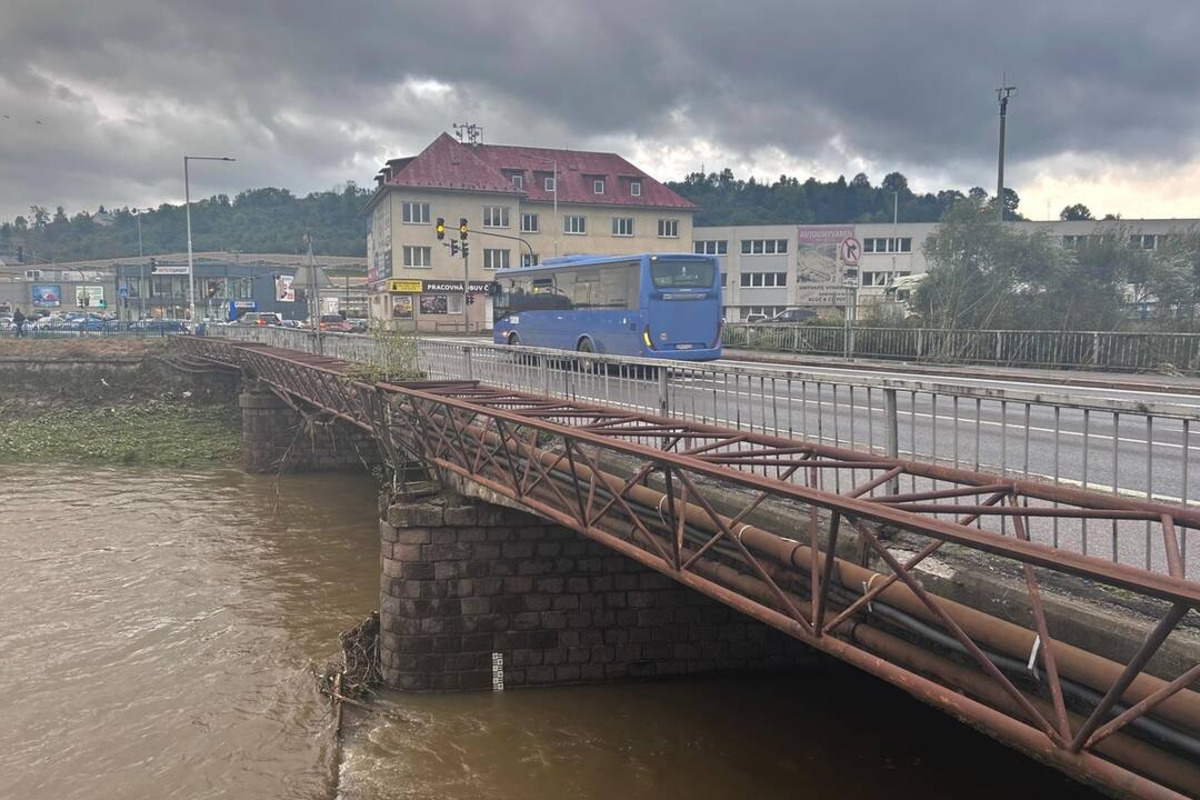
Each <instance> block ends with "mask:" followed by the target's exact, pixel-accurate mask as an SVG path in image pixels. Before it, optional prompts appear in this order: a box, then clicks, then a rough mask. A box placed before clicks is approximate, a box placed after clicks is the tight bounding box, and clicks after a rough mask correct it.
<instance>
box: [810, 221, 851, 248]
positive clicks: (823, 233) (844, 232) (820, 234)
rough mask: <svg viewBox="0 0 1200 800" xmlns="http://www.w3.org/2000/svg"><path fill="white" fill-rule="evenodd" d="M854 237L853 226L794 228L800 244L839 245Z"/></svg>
mask: <svg viewBox="0 0 1200 800" xmlns="http://www.w3.org/2000/svg"><path fill="white" fill-rule="evenodd" d="M853 236H854V226H853V225H801V226H799V227H798V228H796V239H797V241H799V242H800V244H840V243H841V241H842V240H843V239H846V238H849V237H853Z"/></svg>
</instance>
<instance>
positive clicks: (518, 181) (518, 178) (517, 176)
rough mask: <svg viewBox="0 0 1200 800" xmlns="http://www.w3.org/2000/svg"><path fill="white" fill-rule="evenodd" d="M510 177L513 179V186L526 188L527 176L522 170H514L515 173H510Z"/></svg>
mask: <svg viewBox="0 0 1200 800" xmlns="http://www.w3.org/2000/svg"><path fill="white" fill-rule="evenodd" d="M508 177H509V179H510V180H512V185H513V186H515V187H517V188H518V189H524V188H525V176H524V175H522V174H521V173H520V172H514V173H512V174H510V175H509V176H508Z"/></svg>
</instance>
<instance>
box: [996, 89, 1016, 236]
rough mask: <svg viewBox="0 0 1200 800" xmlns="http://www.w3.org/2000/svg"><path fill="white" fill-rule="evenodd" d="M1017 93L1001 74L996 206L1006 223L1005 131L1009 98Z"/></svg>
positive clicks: (998, 90) (997, 95) (998, 91)
mask: <svg viewBox="0 0 1200 800" xmlns="http://www.w3.org/2000/svg"><path fill="white" fill-rule="evenodd" d="M1016 93H1017V87H1015V86H1009V85H1008V80H1007V76H1005V75H1003V74H1001V76H1000V88H998V89H997V90H996V99H997V100H999V101H1000V157H999V161H998V164H997V168H996V205H997V206H998V207H999V208H1000V221H1001V222H1004V129H1005V125H1006V123H1007V121H1008V98H1010V97H1012V96H1013V95H1014V94H1016Z"/></svg>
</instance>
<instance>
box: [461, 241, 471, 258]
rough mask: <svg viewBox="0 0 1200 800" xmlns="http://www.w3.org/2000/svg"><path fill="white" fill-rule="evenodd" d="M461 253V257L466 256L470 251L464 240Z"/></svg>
mask: <svg viewBox="0 0 1200 800" xmlns="http://www.w3.org/2000/svg"><path fill="white" fill-rule="evenodd" d="M462 254H463V258H466V257H467V256H468V255H470V251H469V250H467V243H466V242H463V243H462Z"/></svg>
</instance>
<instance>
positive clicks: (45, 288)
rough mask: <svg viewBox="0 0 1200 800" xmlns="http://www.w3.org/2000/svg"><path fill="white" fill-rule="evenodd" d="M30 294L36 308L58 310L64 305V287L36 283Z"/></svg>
mask: <svg viewBox="0 0 1200 800" xmlns="http://www.w3.org/2000/svg"><path fill="white" fill-rule="evenodd" d="M30 294H31V295H32V299H33V305H34V307H35V308H58V307H59V306H60V305H62V287H61V286H59V285H58V284H48V283H35V284H34V285H33V288H32V289H31V290H30Z"/></svg>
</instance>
